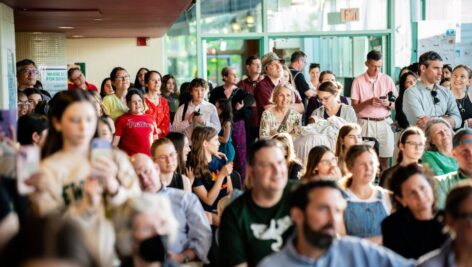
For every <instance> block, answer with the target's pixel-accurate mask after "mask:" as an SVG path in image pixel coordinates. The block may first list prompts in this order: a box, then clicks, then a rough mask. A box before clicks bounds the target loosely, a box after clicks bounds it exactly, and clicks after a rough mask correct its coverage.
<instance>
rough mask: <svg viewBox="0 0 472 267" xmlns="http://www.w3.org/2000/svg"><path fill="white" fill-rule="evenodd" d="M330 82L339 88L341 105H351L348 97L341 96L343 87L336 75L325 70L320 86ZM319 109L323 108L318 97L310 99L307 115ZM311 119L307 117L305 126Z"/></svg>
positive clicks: (321, 75) (321, 74)
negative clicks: (337, 80)
mask: <svg viewBox="0 0 472 267" xmlns="http://www.w3.org/2000/svg"><path fill="white" fill-rule="evenodd" d="M328 81H330V82H333V83H334V84H336V86H337V88H338V95H339V101H341V103H343V104H345V105H349V104H350V103H349V100H348V99H347V97H345V96H343V95H341V94H342V93H343V87H342V85H341V84H340V83H338V82H336V76H335V75H334V73H333V72H332V71H330V70H324V71H322V72H321V73H320V78H319V84H322V83H324V82H328ZM319 107H321V102H320V101H319V99H318V95H314V96H312V97H310V98H309V99H308V105H307V107H306V112H305V114H308V115H309V114H312V113H313V111H314V110H316V109H318V108H319ZM309 118H310V117H309V116H305V124H308V123H309V122H308V119H309Z"/></svg>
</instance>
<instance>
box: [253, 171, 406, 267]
mask: <svg viewBox="0 0 472 267" xmlns="http://www.w3.org/2000/svg"><path fill="white" fill-rule="evenodd" d="M345 205H346V203H345V202H344V199H343V197H342V191H341V189H340V188H339V187H338V186H337V184H336V182H334V181H328V180H318V181H314V182H311V183H308V184H304V185H301V186H300V187H298V188H297V189H296V190H295V191H294V192H292V194H291V199H290V215H291V217H292V220H293V221H294V223H295V225H296V226H297V233H296V235H295V236H294V237H293V238H292V239H290V240H289V241H287V245H286V246H285V247H284V248H283V249H282V250H281V251H280V252H278V253H276V254H273V255H271V256H268V257H266V258H265V259H264V260H262V261H261V263H260V264H259V265H258V266H260V267H265V266H271V267H272V266H324V267H331V266H333V267H334V266H343V267H348V266H363V267H367V266H375V267H381V266H399V267H401V266H414V262H413V261H408V260H406V259H404V258H402V257H401V256H399V255H397V254H395V253H394V252H392V251H390V250H388V249H386V248H383V247H379V246H377V245H375V244H373V243H371V242H369V241H367V240H363V239H360V238H356V237H348V236H346V237H342V238H338V237H337V235H336V232H337V230H338V228H339V226H340V225H342V214H343V210H344V207H345Z"/></svg>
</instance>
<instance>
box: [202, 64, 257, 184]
mask: <svg viewBox="0 0 472 267" xmlns="http://www.w3.org/2000/svg"><path fill="white" fill-rule="evenodd" d="M221 76H222V77H223V81H224V84H223V85H222V86H218V87H216V88H215V89H213V91H211V94H210V103H212V104H214V105H216V102H217V101H219V100H221V99H227V100H228V101H230V102H229V104H230V108H231V113H232V122H231V125H232V135H231V137H232V143H233V144H234V147H233V150H234V148H235V149H236V155H234V152H232V155H231V153H230V155H231V156H232V157H233V159H230V158H228V160H229V161H233V160H234V163H235V165H234V167H235V168H236V170H237V171H238V173H240V174H241V176H242V177H245V174H246V153H247V149H246V125H245V119H246V118H248V117H250V116H251V111H250V109H249V108H246V107H245V104H244V101H245V99H246V96H247V95H248V93H246V92H244V91H243V90H241V89H240V88H238V87H237V86H236V81H237V78H238V76H237V75H236V70H235V69H234V68H231V67H225V68H223V70H222V71H221ZM225 113H226V115H225V117H227V114H228V109H227V110H225ZM218 114H219V116H220V121H221V117H222V114H220V112H218ZM223 123H224V122H223V121H221V125H224V124H223ZM226 123H227V122H226ZM230 130H231V129H230ZM220 133H221V132H220ZM221 141H224V140H223V139H221V140H220V142H221ZM222 144H223V146H226V147H227V146H228V141H226V142H222ZM233 144H231V146H233ZM228 148H229V147H228ZM229 149H231V148H229ZM222 152H224V151H222ZM226 152H230V151H226Z"/></svg>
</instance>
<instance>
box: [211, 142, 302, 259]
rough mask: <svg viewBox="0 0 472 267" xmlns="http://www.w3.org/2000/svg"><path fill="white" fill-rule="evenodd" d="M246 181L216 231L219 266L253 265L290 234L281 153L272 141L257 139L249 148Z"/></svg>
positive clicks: (285, 178)
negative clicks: (245, 187) (249, 184)
mask: <svg viewBox="0 0 472 267" xmlns="http://www.w3.org/2000/svg"><path fill="white" fill-rule="evenodd" d="M248 178H249V179H252V188H251V189H249V190H247V191H246V192H244V194H243V195H242V196H240V197H238V198H237V199H236V200H234V201H233V202H232V203H231V204H230V205H229V206H228V207H226V209H225V210H224V211H223V215H222V217H221V223H220V228H219V253H218V255H219V257H220V261H219V263H220V266H236V265H238V266H256V265H257V263H258V262H259V261H260V260H261V259H262V258H264V257H265V256H267V255H269V254H271V253H273V252H276V251H279V250H280V249H281V248H282V246H283V244H284V240H286V238H287V237H288V236H289V235H291V234H292V233H293V227H292V220H291V219H290V216H289V205H288V196H289V192H290V189H291V188H292V186H293V185H294V183H295V181H289V182H287V180H288V179H287V165H286V164H285V160H284V153H283V151H282V149H281V148H280V146H279V145H278V144H277V142H276V141H274V140H259V141H256V142H255V143H254V144H253V145H252V146H250V148H249V153H248Z"/></svg>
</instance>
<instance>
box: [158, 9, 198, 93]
mask: <svg viewBox="0 0 472 267" xmlns="http://www.w3.org/2000/svg"><path fill="white" fill-rule="evenodd" d="M165 41H166V49H167V50H166V51H167V68H168V69H167V71H168V73H170V74H172V75H174V76H175V78H176V79H177V83H178V84H179V85H180V84H182V83H183V82H189V81H191V80H192V79H193V78H194V77H195V74H196V73H197V36H196V22H195V6H194V7H192V8H191V9H190V10H187V11H186V12H184V14H183V15H182V16H181V17H180V18H179V19H178V20H177V22H176V23H175V24H174V25H172V27H171V28H170V30H169V31H168V32H167V35H166V39H165Z"/></svg>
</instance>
